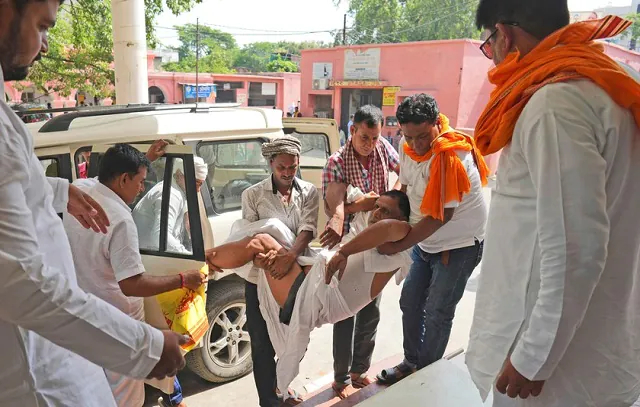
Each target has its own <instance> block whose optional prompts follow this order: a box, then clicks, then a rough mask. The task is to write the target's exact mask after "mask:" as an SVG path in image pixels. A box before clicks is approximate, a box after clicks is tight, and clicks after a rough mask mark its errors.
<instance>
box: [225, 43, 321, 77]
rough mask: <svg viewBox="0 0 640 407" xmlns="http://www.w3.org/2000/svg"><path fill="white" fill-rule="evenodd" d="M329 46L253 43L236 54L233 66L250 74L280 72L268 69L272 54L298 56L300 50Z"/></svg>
mask: <svg viewBox="0 0 640 407" xmlns="http://www.w3.org/2000/svg"><path fill="white" fill-rule="evenodd" d="M329 46H330V45H329V44H326V43H323V42H320V41H303V42H292V41H280V42H254V43H252V44H248V45H245V46H244V47H243V48H242V49H241V50H240V51H239V52H238V55H237V57H236V60H235V63H234V66H235V67H236V68H245V69H248V70H249V71H250V72H282V71H272V70H270V68H269V63H270V59H271V55H273V54H274V53H289V54H293V55H300V53H301V52H302V50H305V49H313V48H328V47H329ZM294 65H295V64H294ZM284 72H288V71H284ZM293 72H297V67H296V71H293Z"/></svg>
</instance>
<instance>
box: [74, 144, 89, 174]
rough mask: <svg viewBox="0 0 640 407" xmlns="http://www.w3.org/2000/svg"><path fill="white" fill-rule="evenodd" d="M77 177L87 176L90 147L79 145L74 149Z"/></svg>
mask: <svg viewBox="0 0 640 407" xmlns="http://www.w3.org/2000/svg"><path fill="white" fill-rule="evenodd" d="M73 163H74V165H75V167H76V175H77V177H78V178H88V177H89V165H90V163H91V147H81V148H79V149H78V150H77V151H76V154H75V156H74V159H73Z"/></svg>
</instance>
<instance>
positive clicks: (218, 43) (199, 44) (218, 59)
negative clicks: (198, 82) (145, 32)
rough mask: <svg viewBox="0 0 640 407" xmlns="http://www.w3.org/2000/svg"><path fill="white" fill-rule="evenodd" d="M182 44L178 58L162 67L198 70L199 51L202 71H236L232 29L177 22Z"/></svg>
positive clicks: (236, 49) (171, 69)
mask: <svg viewBox="0 0 640 407" xmlns="http://www.w3.org/2000/svg"><path fill="white" fill-rule="evenodd" d="M175 29H176V30H177V31H178V40H179V41H180V46H179V47H177V48H176V50H177V51H178V56H179V58H180V60H179V62H169V63H167V64H164V65H163V69H164V70H166V71H172V72H195V71H196V51H198V55H199V57H200V58H199V61H198V70H199V71H200V72H211V73H230V72H233V61H234V60H235V57H236V54H237V52H238V45H237V43H236V40H235V38H233V36H232V35H231V34H229V33H225V32H223V31H220V30H216V29H214V28H211V27H207V26H200V29H199V34H198V28H197V27H196V25H195V24H187V25H183V26H176V27H175Z"/></svg>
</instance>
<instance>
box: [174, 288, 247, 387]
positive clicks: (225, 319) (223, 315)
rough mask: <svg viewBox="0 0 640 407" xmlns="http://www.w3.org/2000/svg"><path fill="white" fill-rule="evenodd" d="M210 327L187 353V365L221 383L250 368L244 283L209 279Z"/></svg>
mask: <svg viewBox="0 0 640 407" xmlns="http://www.w3.org/2000/svg"><path fill="white" fill-rule="evenodd" d="M207 316H208V318H209V329H208V330H207V333H206V334H205V336H204V338H203V346H202V347H200V348H197V349H194V350H192V351H191V352H189V353H188V354H187V356H186V357H185V358H186V361H187V366H188V367H189V369H190V370H191V371H193V372H194V373H195V374H197V375H198V376H200V377H201V378H203V379H204V380H207V381H209V382H212V383H224V382H228V381H231V380H234V379H237V378H240V377H242V376H244V375H246V374H247V373H249V372H250V371H251V369H252V368H253V363H252V361H251V341H250V338H249V334H248V332H247V327H246V321H247V317H246V304H245V297H244V282H243V281H238V280H230V281H212V282H211V283H210V284H209V287H208V290H207Z"/></svg>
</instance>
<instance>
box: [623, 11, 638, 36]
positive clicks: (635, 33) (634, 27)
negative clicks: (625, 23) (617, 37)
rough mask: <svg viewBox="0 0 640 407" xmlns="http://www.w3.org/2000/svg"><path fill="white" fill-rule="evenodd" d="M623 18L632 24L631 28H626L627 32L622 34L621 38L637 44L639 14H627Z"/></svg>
mask: <svg viewBox="0 0 640 407" xmlns="http://www.w3.org/2000/svg"><path fill="white" fill-rule="evenodd" d="M625 18H626V19H627V20H631V21H633V24H631V27H629V28H627V31H625V32H624V33H622V36H623V37H624V38H628V39H629V40H631V41H634V42H637V41H638V40H639V39H640V13H635V14H629V15H628V16H626V17H625Z"/></svg>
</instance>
